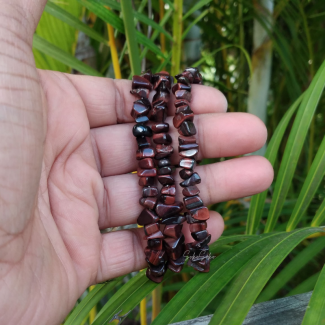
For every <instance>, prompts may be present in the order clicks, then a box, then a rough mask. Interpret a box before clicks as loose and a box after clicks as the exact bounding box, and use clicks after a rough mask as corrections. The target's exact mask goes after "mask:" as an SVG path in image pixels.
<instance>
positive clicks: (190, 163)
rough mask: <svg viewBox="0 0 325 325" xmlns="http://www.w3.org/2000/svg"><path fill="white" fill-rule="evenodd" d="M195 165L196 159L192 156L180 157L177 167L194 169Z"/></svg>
mask: <svg viewBox="0 0 325 325" xmlns="http://www.w3.org/2000/svg"><path fill="white" fill-rule="evenodd" d="M195 165H196V161H195V160H194V159H192V158H182V159H181V160H180V161H179V167H182V168H185V169H194V168H195Z"/></svg>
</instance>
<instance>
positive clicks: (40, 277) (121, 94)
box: [0, 0, 273, 324]
mask: <svg viewBox="0 0 325 325" xmlns="http://www.w3.org/2000/svg"><path fill="white" fill-rule="evenodd" d="M0 2H1V8H2V14H1V16H2V23H1V26H0V44H1V50H0V69H1V70H0V71H1V78H0V121H1V128H0V139H1V140H0V148H1V150H0V212H1V213H0V265H1V267H0V281H1V286H0V296H1V297H2V299H1V304H0V323H1V324H57V323H59V322H60V321H62V320H63V319H64V317H65V316H66V315H67V314H68V312H69V311H70V310H71V309H72V308H73V306H74V304H75V302H76V300H77V299H78V297H79V296H80V295H81V294H82V293H83V292H84V290H85V289H86V288H87V287H88V286H89V285H91V284H95V283H98V282H103V281H105V280H108V279H111V278H114V277H117V276H119V275H122V274H126V273H129V272H131V271H135V270H139V269H141V268H144V267H145V266H146V263H145V260H144V253H143V248H144V246H145V241H144V240H143V230H142V229H130V230H122V231H116V232H111V233H106V234H101V233H100V229H105V228H108V227H117V226H124V225H128V224H134V223H136V219H137V216H138V214H139V212H140V211H141V209H142V208H141V206H140V205H139V204H138V200H139V197H140V196H141V188H140V186H139V185H138V178H137V175H134V174H129V173H130V172H132V171H133V170H136V167H137V165H136V160H135V151H136V141H135V139H134V137H133V136H132V125H133V123H132V118H131V116H130V110H131V107H132V103H133V101H134V98H133V96H132V95H131V94H130V93H129V91H130V88H131V83H130V81H126V80H120V81H119V80H115V81H114V80H110V79H105V78H95V77H88V76H76V75H66V74H62V73H58V72H51V71H38V70H37V69H36V68H35V63H34V59H33V54H32V49H31V46H32V36H33V32H34V29H35V28H36V24H37V22H38V20H39V17H40V15H41V12H42V9H43V7H44V5H45V1H44V0H42V1H37V0H30V1H23V0H14V1H10V2H7V1H6V2H5V1H3V0H0ZM191 108H192V109H193V111H194V112H195V113H196V114H197V116H196V117H195V121H196V125H197V130H198V139H199V144H200V148H201V152H200V155H201V156H200V157H199V159H200V158H203V157H205V158H212V157H227V156H237V155H242V154H245V153H249V152H253V151H255V150H257V149H259V148H261V147H262V146H263V144H264V143H265V141H266V128H265V126H264V125H263V123H262V122H261V121H260V120H259V119H258V118H256V117H255V116H252V115H249V114H243V113H225V112H226V109H227V104H226V100H225V98H224V96H223V95H222V94H221V93H220V92H219V91H218V90H215V89H213V88H210V87H205V86H200V85H194V86H193V101H192V105H191ZM170 122H171V117H169V123H170ZM170 124H171V125H172V123H170ZM172 137H173V142H174V143H177V132H176V130H173V131H172ZM176 156H177V154H175V157H174V159H175V160H174V162H175V163H176V158H177V157H176ZM197 172H198V173H199V174H200V176H201V178H202V183H201V184H200V190H201V197H202V199H203V200H204V202H205V204H206V205H209V204H212V203H216V202H220V201H226V200H230V199H234V198H238V197H244V196H248V195H252V194H254V193H258V192H260V191H263V190H265V189H266V188H267V187H268V186H269V185H270V184H271V181H272V178H273V170H272V167H271V165H270V164H269V162H268V161H267V160H266V159H264V158H262V157H257V156H250V157H242V158H237V159H233V160H228V161H224V162H221V163H217V164H211V165H206V166H199V167H197ZM178 193H180V190H179V191H178ZM208 224H209V225H208V227H209V228H208V229H209V232H211V234H212V241H214V240H216V239H217V238H218V237H219V236H220V235H221V233H222V231H223V220H222V218H221V216H220V215H219V214H218V213H216V212H212V211H211V213H210V219H209V220H208ZM184 228H185V235H186V237H187V238H188V239H190V237H189V231H188V229H187V227H186V225H185V227H184Z"/></svg>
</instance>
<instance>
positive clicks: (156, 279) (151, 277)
mask: <svg viewBox="0 0 325 325" xmlns="http://www.w3.org/2000/svg"><path fill="white" fill-rule="evenodd" d="M146 276H147V278H148V279H149V280H151V281H152V282H155V283H160V282H161V281H162V280H163V279H164V277H163V276H155V275H154V274H153V273H151V269H150V268H147V271H146Z"/></svg>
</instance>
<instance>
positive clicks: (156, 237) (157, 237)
mask: <svg viewBox="0 0 325 325" xmlns="http://www.w3.org/2000/svg"><path fill="white" fill-rule="evenodd" d="M159 238H164V235H163V233H162V232H161V231H160V230H158V231H157V232H155V233H153V234H152V235H150V236H146V237H145V238H144V239H147V240H149V239H159Z"/></svg>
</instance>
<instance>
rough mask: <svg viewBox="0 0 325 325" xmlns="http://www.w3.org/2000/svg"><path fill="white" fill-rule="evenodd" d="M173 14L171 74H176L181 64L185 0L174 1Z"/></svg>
mask: <svg viewBox="0 0 325 325" xmlns="http://www.w3.org/2000/svg"><path fill="white" fill-rule="evenodd" d="M174 7H175V10H174V15H173V38H174V44H173V48H172V69H171V75H172V76H175V75H176V74H178V73H179V70H180V65H181V48H182V18H183V0H175V1H174Z"/></svg>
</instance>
